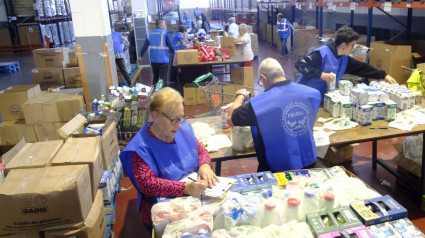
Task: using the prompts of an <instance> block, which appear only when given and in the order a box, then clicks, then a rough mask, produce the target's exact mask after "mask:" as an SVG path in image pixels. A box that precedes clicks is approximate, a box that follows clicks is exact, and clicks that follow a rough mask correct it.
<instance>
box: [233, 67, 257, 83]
mask: <svg viewBox="0 0 425 238" xmlns="http://www.w3.org/2000/svg"><path fill="white" fill-rule="evenodd" d="M230 79H231V80H232V82H234V83H235V84H237V85H243V86H247V87H252V88H254V69H253V68H252V67H251V66H250V67H237V68H232V69H231V70H230Z"/></svg>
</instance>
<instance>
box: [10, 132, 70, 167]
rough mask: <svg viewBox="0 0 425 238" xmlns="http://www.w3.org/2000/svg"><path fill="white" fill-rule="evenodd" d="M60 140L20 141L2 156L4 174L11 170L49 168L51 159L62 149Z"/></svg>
mask: <svg viewBox="0 0 425 238" xmlns="http://www.w3.org/2000/svg"><path fill="white" fill-rule="evenodd" d="M62 144H63V141H62V140H53V141H45V142H36V143H27V142H26V141H25V140H21V141H20V142H19V143H18V144H16V146H14V147H13V148H12V149H11V150H10V151H9V152H7V153H6V154H4V155H3V157H2V159H3V162H4V164H5V167H4V168H5V172H6V174H7V173H8V172H9V171H10V170H13V169H28V168H41V167H47V166H50V164H51V161H52V159H53V158H54V157H55V155H56V153H57V152H58V151H59V149H60V148H61V147H62Z"/></svg>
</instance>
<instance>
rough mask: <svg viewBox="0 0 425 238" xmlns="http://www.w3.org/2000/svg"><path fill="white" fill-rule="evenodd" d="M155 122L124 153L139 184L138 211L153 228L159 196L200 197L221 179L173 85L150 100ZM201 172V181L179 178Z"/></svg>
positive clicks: (131, 142)
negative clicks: (152, 217) (152, 210)
mask: <svg viewBox="0 0 425 238" xmlns="http://www.w3.org/2000/svg"><path fill="white" fill-rule="evenodd" d="M149 110H150V112H151V116H152V119H153V122H148V123H146V124H145V125H144V126H143V128H142V129H140V131H139V132H138V133H137V134H136V136H135V137H134V138H133V139H132V140H131V141H130V143H129V144H128V145H127V146H126V147H125V149H124V150H123V152H121V154H120V158H121V161H122V163H123V167H124V169H125V171H126V172H127V174H128V176H129V177H130V179H131V181H132V183H133V184H134V186H135V187H136V188H137V211H138V212H139V213H140V216H141V219H142V221H143V222H144V223H145V224H146V226H147V228H148V229H150V230H152V220H151V212H150V211H151V207H152V206H153V204H154V203H156V197H182V196H183V195H191V196H195V197H198V196H200V195H202V194H204V192H205V189H206V187H207V186H214V185H215V182H216V181H218V179H217V177H216V175H215V174H214V172H213V171H212V170H211V165H210V163H211V159H210V156H209V154H208V151H207V150H206V149H205V148H204V147H203V146H202V145H201V144H200V143H199V141H198V140H197V139H196V138H195V135H194V133H193V130H192V126H191V125H190V124H189V123H188V122H186V118H187V116H186V115H185V114H184V107H183V98H182V96H181V95H180V93H179V92H177V91H176V90H174V89H172V88H168V87H166V88H163V89H161V90H159V91H158V92H156V93H155V94H154V95H153V96H152V98H151V101H150V103H149ZM191 172H198V181H197V182H193V181H189V182H179V180H180V179H182V178H183V177H184V176H185V175H187V174H189V173H191Z"/></svg>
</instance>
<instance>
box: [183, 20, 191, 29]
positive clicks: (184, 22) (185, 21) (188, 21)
mask: <svg viewBox="0 0 425 238" xmlns="http://www.w3.org/2000/svg"><path fill="white" fill-rule="evenodd" d="M183 25H185V26H186V27H187V29H189V28H192V18H191V17H186V18H184V17H183Z"/></svg>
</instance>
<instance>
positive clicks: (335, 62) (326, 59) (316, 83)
mask: <svg viewBox="0 0 425 238" xmlns="http://www.w3.org/2000/svg"><path fill="white" fill-rule="evenodd" d="M315 51H319V52H320V55H321V56H322V67H321V70H322V72H324V73H334V74H335V75H336V82H335V86H338V83H339V80H340V79H341V77H342V75H343V74H344V73H345V70H346V69H347V63H348V56H347V55H341V56H339V57H337V56H335V54H334V53H333V52H332V50H331V49H330V48H329V46H327V45H324V46H321V47H319V48H317V49H316V50H315ZM310 54H311V53H310ZM303 77H304V75H301V76H300V78H299V79H298V81H297V83H300V82H302V81H303ZM306 85H307V86H309V87H312V88H315V89H317V90H319V92H320V94H321V97H322V100H323V96H324V94H325V93H326V92H327V86H326V81H324V80H322V79H321V78H312V79H310V80H309V81H308V82H307V84H306Z"/></svg>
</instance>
